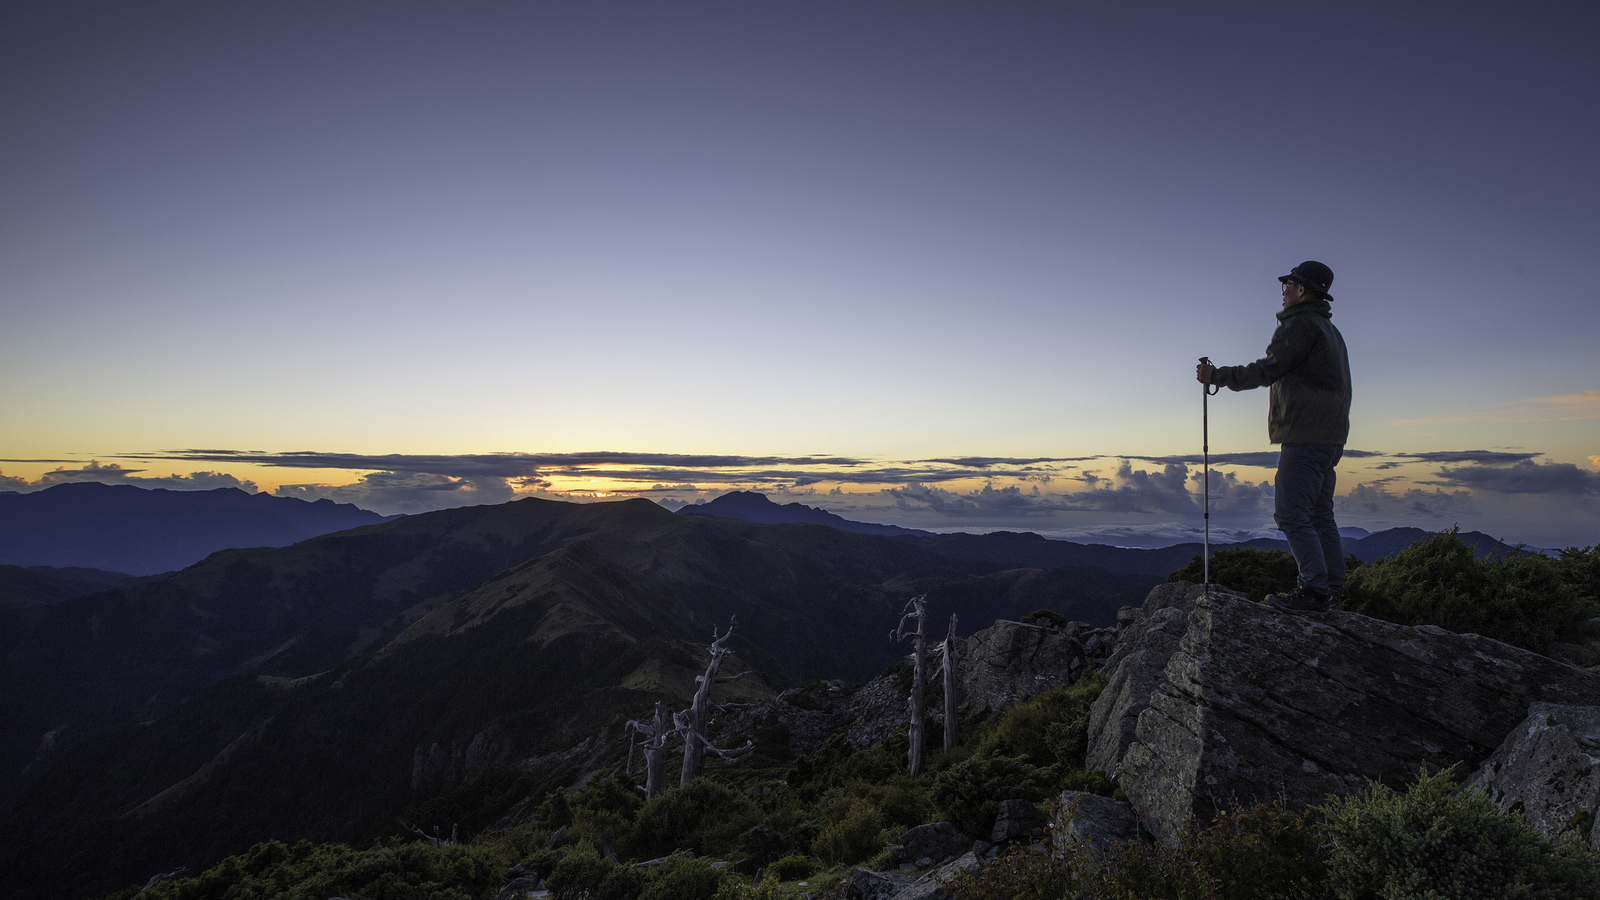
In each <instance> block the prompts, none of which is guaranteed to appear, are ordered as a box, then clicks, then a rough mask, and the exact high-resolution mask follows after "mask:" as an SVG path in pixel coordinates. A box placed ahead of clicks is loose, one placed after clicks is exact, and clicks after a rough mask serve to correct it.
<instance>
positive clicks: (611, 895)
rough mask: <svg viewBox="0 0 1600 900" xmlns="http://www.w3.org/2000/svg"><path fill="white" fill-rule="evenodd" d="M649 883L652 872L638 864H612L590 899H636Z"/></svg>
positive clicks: (590, 895)
mask: <svg viewBox="0 0 1600 900" xmlns="http://www.w3.org/2000/svg"><path fill="white" fill-rule="evenodd" d="M649 884H650V874H649V873H648V872H646V871H645V870H644V869H641V868H639V867H638V866H612V867H611V868H610V869H609V870H607V871H606V876H605V878H604V879H603V880H601V882H600V886H599V887H597V888H595V889H594V891H592V892H591V893H590V894H589V900H636V898H637V897H638V896H639V895H640V894H642V893H644V891H646V890H647V889H648V886H649Z"/></svg>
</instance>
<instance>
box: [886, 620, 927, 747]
mask: <svg viewBox="0 0 1600 900" xmlns="http://www.w3.org/2000/svg"><path fill="white" fill-rule="evenodd" d="M926 599H927V598H926V597H925V596H918V597H912V598H911V600H910V601H909V602H907V603H906V608H905V612H903V613H901V615H900V624H899V626H898V627H896V628H895V630H894V633H893V634H891V635H889V638H890V639H891V640H904V639H905V638H907V637H909V638H911V639H912V642H911V646H912V650H911V696H910V698H909V699H908V700H907V704H908V705H909V706H910V711H911V726H910V728H909V730H908V733H907V737H908V738H909V739H910V742H911V746H910V747H908V748H907V749H906V766H907V768H908V769H909V770H910V772H911V774H912V775H921V774H922V732H923V722H924V719H925V717H926V715H927V702H926V700H925V699H924V693H925V690H926V686H927V683H928V678H927V671H926V668H925V666H926V662H925V659H926V656H927V653H926V650H927V643H928V638H927V632H926V630H925V629H924V628H923V623H924V622H925V621H926V620H927V618H928V607H927V603H926V602H925V601H926ZM908 619H916V622H917V630H916V631H906V620H908Z"/></svg>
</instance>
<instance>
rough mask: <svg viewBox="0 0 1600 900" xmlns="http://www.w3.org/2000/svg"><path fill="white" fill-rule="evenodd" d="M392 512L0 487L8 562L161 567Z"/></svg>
mask: <svg viewBox="0 0 1600 900" xmlns="http://www.w3.org/2000/svg"><path fill="white" fill-rule="evenodd" d="M384 520H385V517H384V516H380V515H378V514H377V513H375V512H369V511H367V510H364V509H360V508H359V507H355V506H351V505H350V504H347V503H334V502H333V501H331V500H318V501H316V502H315V503H308V502H306V501H304V500H296V499H294V498H292V497H274V496H272V495H270V494H247V493H245V492H244V491H241V490H238V489H236V488H218V489H216V490H213V491H169V490H146V489H144V488H139V487H134V486H133V485H127V484H114V485H113V484H95V483H82V484H58V485H56V486H55V487H52V488H46V489H45V490H42V491H34V492H31V493H15V492H10V491H7V492H0V564H5V565H15V566H53V567H73V566H77V567H84V568H92V569H107V570H110V571H113V572H126V573H128V574H130V575H153V574H156V573H158V572H171V571H175V570H177V569H181V568H183V567H184V566H188V565H193V564H194V563H197V562H199V561H200V560H202V559H205V558H206V557H207V556H209V555H210V554H212V553H214V552H216V551H218V550H225V549H228V548H232V547H286V546H288V545H290V544H293V543H295V542H296V541H303V540H305V539H306V538H310V537H316V536H317V535H319V534H328V533H329V532H334V531H343V530H345V529H348V528H356V527H359V526H362V525H372V524H375V523H377V522H382V521H384Z"/></svg>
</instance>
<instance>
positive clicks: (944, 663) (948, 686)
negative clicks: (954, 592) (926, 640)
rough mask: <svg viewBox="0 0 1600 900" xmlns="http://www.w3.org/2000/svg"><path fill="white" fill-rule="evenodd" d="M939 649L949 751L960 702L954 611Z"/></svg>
mask: <svg viewBox="0 0 1600 900" xmlns="http://www.w3.org/2000/svg"><path fill="white" fill-rule="evenodd" d="M940 650H941V653H940V654H939V656H940V658H939V668H940V669H941V670H942V672H943V674H944V752H946V753H949V752H950V751H951V750H954V749H955V748H956V739H957V738H958V735H957V733H956V707H957V706H958V705H959V703H960V698H959V697H957V696H956V693H957V687H956V675H957V669H956V666H957V665H958V664H959V662H960V661H959V659H958V658H957V657H958V656H959V651H958V650H957V649H956V614H955V613H951V614H950V633H949V634H947V635H945V637H944V643H943V644H942V645H940Z"/></svg>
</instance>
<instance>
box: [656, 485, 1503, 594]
mask: <svg viewBox="0 0 1600 900" xmlns="http://www.w3.org/2000/svg"><path fill="white" fill-rule="evenodd" d="M678 512H679V514H680V515H694V516H721V517H724V518H730V519H741V520H743V521H746V522H757V523H760V524H763V525H777V524H813V525H828V526H830V527H833V528H839V529H842V530H845V531H854V532H860V533H863V534H882V535H889V536H893V537H904V538H911V539H915V540H916V541H917V542H918V543H920V544H921V545H922V546H924V547H927V548H928V549H930V550H933V551H934V552H936V553H939V554H941V555H946V556H951V557H955V558H957V559H964V560H973V561H988V562H995V563H1005V564H1010V565H1027V566H1035V567H1038V568H1055V567H1058V566H1098V567H1100V568H1104V569H1107V570H1109V571H1112V572H1120V573H1126V574H1142V575H1163V576H1164V575H1166V574H1167V573H1169V572H1172V571H1173V570H1175V569H1178V568H1181V567H1182V566H1184V565H1185V564H1186V563H1188V562H1189V560H1191V559H1193V558H1194V557H1196V556H1198V555H1200V553H1202V552H1203V551H1204V549H1205V548H1204V546H1203V545H1202V544H1201V543H1200V542H1198V541H1190V542H1186V543H1181V544H1172V545H1170V546H1166V547H1160V548H1155V549H1140V548H1131V547H1118V546H1112V545H1109V544H1082V543H1078V542H1075V541H1061V540H1050V539H1047V538H1045V537H1042V536H1041V535H1037V534H1034V533H1032V532H1026V531H1024V532H1015V531H992V532H988V533H986V534H981V535H976V534H966V533H960V532H958V533H954V534H936V533H934V532H931V531H919V530H917V529H912V528H900V527H898V526H895V525H874V524H870V523H866V522H852V521H850V520H849V519H845V518H841V517H840V516H836V515H834V514H833V513H830V512H828V511H826V510H821V509H816V508H815V507H810V506H804V505H802V504H799V503H785V504H782V505H779V504H776V503H773V502H772V501H771V500H769V499H767V497H766V495H764V494H759V493H755V492H753V491H735V492H733V493H729V494H724V495H722V496H721V497H718V498H716V499H715V500H711V501H709V502H706V503H702V504H697V505H695V506H685V507H683V508H682V509H680V510H678ZM1341 533H1342V534H1344V549H1345V552H1346V553H1348V554H1353V555H1354V556H1355V557H1356V558H1357V559H1360V560H1362V561H1363V562H1373V561H1375V560H1379V559H1383V558H1384V557H1386V556H1392V555H1394V554H1395V553H1397V552H1399V551H1401V550H1404V549H1405V548H1406V547H1409V546H1410V545H1411V544H1413V543H1416V542H1418V541H1421V540H1424V539H1426V538H1427V537H1428V535H1429V534H1430V532H1428V531H1424V530H1423V529H1421V528H1390V529H1388V530H1385V531H1380V532H1376V533H1368V532H1367V531H1365V530H1363V529H1359V528H1354V529H1341ZM1357 535H1359V536H1357ZM1458 536H1459V537H1460V538H1461V540H1462V542H1463V543H1465V544H1466V545H1467V546H1469V547H1471V548H1473V551H1474V552H1476V553H1477V554H1478V555H1479V556H1484V555H1486V554H1490V553H1495V552H1501V551H1504V550H1506V549H1507V547H1506V545H1505V543H1504V542H1502V541H1500V540H1499V539H1497V538H1493V537H1490V536H1489V535H1487V534H1484V533H1482V532H1479V531H1467V532H1462V533H1460V534H1459V535H1458ZM1228 547H1250V548H1253V549H1256V550H1285V551H1286V550H1288V549H1289V545H1288V543H1287V542H1285V541H1281V540H1276V539H1273V538H1256V539H1254V540H1249V541H1242V542H1235V543H1215V542H1214V543H1212V545H1211V549H1212V552H1213V553H1215V552H1216V551H1217V550H1220V549H1226V548H1228Z"/></svg>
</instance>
